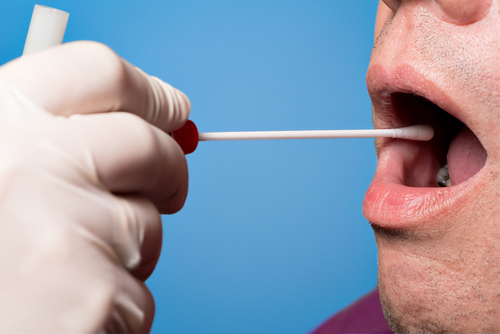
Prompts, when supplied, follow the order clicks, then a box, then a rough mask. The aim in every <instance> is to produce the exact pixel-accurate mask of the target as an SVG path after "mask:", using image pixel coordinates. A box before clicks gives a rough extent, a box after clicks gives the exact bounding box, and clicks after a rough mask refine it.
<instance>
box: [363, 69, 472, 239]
mask: <svg viewBox="0 0 500 334" xmlns="http://www.w3.org/2000/svg"><path fill="white" fill-rule="evenodd" d="M367 86H368V91H369V93H370V96H371V98H372V103H373V112H374V114H373V120H374V126H375V127H376V128H392V127H402V126H407V125H412V124H417V123H426V124H429V125H431V126H433V127H434V129H435V133H436V135H435V138H433V139H432V141H431V142H427V143H423V142H414V141H402V140H394V139H387V138H384V139H380V140H377V142H376V146H377V155H378V160H379V161H378V166H377V171H376V173H375V176H374V179H373V182H372V184H371V186H370V188H369V189H368V191H367V194H366V196H365V201H364V204H363V211H364V214H365V217H366V218H367V219H368V220H369V221H370V222H371V223H372V224H374V225H376V226H378V227H382V228H389V229H391V230H393V229H411V228H412V227H415V226H421V225H422V222H423V221H429V219H430V218H431V216H434V215H439V214H442V211H443V210H449V209H451V208H452V207H453V205H454V204H455V203H456V201H457V200H458V199H459V198H461V197H462V196H465V195H466V194H467V193H470V191H471V187H472V186H471V185H470V184H468V182H465V183H463V184H459V185H458V186H454V187H450V188H438V187H434V185H433V184H432V182H433V181H434V180H435V179H434V178H435V176H436V174H437V170H438V169H439V168H440V167H442V166H443V165H444V164H445V163H446V153H447V150H448V146H449V143H450V141H451V139H452V138H453V136H454V135H455V134H456V133H457V131H459V129H460V128H461V127H463V126H468V123H469V120H468V118H467V114H466V113H465V111H464V110H462V109H461V108H460V106H458V105H455V104H454V103H453V100H452V99H451V98H450V96H448V95H447V93H446V91H444V90H443V89H441V88H440V87H439V86H438V85H437V84H435V83H434V82H432V80H429V79H427V78H425V76H424V75H422V74H420V73H418V72H417V71H416V70H414V69H413V68H412V67H410V66H408V65H401V66H399V67H396V68H395V69H393V70H391V71H388V70H386V69H384V68H383V67H382V66H379V65H372V66H371V67H370V68H369V69H368V73H367ZM415 104H416V105H417V106H416V107H415V106H414V105H415Z"/></svg>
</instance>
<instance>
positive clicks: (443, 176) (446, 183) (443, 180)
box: [436, 165, 451, 187]
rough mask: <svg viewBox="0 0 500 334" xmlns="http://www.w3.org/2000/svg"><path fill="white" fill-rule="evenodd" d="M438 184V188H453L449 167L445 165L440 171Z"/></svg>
mask: <svg viewBox="0 0 500 334" xmlns="http://www.w3.org/2000/svg"><path fill="white" fill-rule="evenodd" d="M436 182H437V184H438V186H440V187H450V186H451V181H450V174H449V173H448V165H444V167H443V168H440V169H439V170H438V173H437V176H436Z"/></svg>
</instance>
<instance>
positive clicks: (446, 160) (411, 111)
mask: <svg viewBox="0 0 500 334" xmlns="http://www.w3.org/2000/svg"><path fill="white" fill-rule="evenodd" d="M386 102H388V105H389V106H390V110H387V112H388V113H390V115H386V116H387V117H388V118H390V119H391V123H395V124H397V125H398V126H407V125H413V124H428V125H430V126H432V127H433V128H434V132H435V135H434V138H433V139H432V140H430V141H428V142H417V141H404V140H393V141H391V142H390V143H388V144H387V145H391V146H394V147H392V148H391V150H394V151H396V152H397V154H399V155H400V157H399V158H400V161H401V163H402V166H401V167H402V170H400V172H399V173H398V175H399V180H398V181H399V182H398V183H401V184H403V185H405V186H409V187H438V186H441V187H445V186H453V185H457V184H460V183H462V182H464V181H467V180H468V179H469V178H471V177H472V176H474V175H475V174H476V173H477V172H478V171H479V170H480V169H481V168H482V167H483V166H484V164H485V162H486V158H487V155H486V151H485V150H484V148H483V146H482V145H481V143H480V141H479V139H478V138H477V137H476V135H475V134H474V133H473V132H472V131H471V130H470V129H469V128H468V127H467V126H466V125H465V124H464V123H462V122H461V121H460V120H458V119H457V118H455V117H454V116H452V115H451V114H450V113H448V112H446V111H445V110H443V109H441V108H440V107H439V106H437V105H436V104H434V103H432V102H430V101H429V100H427V99H425V98H424V97H422V96H418V95H415V94H412V93H404V92H394V93H391V94H390V96H388V101H386Z"/></svg>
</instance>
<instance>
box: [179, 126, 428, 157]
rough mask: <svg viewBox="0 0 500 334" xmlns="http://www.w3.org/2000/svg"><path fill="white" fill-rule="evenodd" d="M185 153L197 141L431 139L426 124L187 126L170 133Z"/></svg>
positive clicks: (194, 148) (190, 149) (193, 146)
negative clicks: (259, 127) (298, 127)
mask: <svg viewBox="0 0 500 334" xmlns="http://www.w3.org/2000/svg"><path fill="white" fill-rule="evenodd" d="M171 135H172V137H173V138H174V139H175V140H176V141H177V143H178V144H179V145H180V146H181V148H182V150H183V151H184V153H185V154H189V153H192V152H194V150H196V147H197V146H198V142H199V141H214V140H258V139H261V140H262V139H318V138H374V137H389V138H400V139H406V140H418V141H428V140H431V139H432V137H433V136H434V130H433V129H432V127H431V126H429V125H412V126H408V127H404V128H397V129H366V130H309V131H308V130H306V131H241V132H201V133H199V132H198V129H197V128H196V125H195V124H194V123H193V122H192V121H191V120H188V121H187V123H186V124H185V125H184V126H183V127H182V128H180V129H179V130H176V131H174V132H172V133H171Z"/></svg>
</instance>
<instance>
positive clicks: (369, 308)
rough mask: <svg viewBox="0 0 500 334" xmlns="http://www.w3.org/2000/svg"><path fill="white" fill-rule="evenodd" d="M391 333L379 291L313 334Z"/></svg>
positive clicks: (336, 315)
mask: <svg viewBox="0 0 500 334" xmlns="http://www.w3.org/2000/svg"><path fill="white" fill-rule="evenodd" d="M334 333H391V334H392V331H391V329H390V328H389V325H388V324H387V321H386V320H385V318H384V314H383V312H382V305H380V298H379V295H378V289H375V290H373V291H372V292H370V293H368V294H367V295H365V296H363V297H362V298H361V299H359V300H358V301H356V302H354V303H353V304H351V305H350V306H348V307H346V308H345V309H343V310H342V311H340V312H339V313H337V314H335V315H334V316H332V317H331V318H329V319H328V320H327V321H325V322H324V323H323V324H322V325H321V326H319V327H318V328H316V329H315V330H314V331H313V332H312V333H311V334H334Z"/></svg>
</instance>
